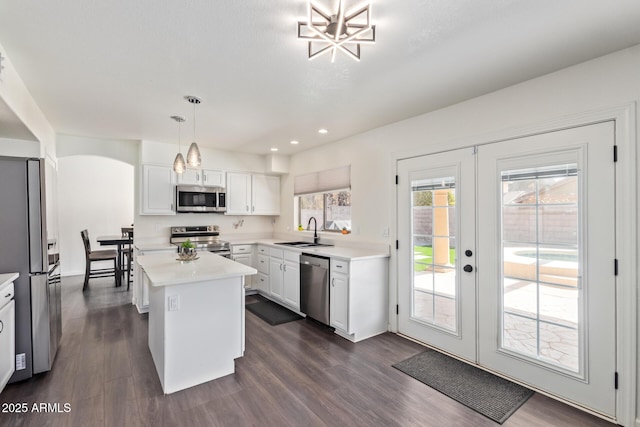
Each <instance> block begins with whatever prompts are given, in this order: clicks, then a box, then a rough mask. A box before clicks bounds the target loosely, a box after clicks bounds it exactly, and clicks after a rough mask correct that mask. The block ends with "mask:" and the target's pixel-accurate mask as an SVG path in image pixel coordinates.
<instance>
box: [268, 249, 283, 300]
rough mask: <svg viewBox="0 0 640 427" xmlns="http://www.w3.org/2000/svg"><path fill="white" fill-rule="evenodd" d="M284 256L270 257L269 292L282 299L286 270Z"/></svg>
mask: <svg viewBox="0 0 640 427" xmlns="http://www.w3.org/2000/svg"><path fill="white" fill-rule="evenodd" d="M282 267H283V262H282V258H276V257H271V258H269V294H270V295H271V296H272V297H273V298H276V299H278V300H280V301H282V299H283V298H282V294H283V289H282V288H283V283H284V271H283V269H282Z"/></svg>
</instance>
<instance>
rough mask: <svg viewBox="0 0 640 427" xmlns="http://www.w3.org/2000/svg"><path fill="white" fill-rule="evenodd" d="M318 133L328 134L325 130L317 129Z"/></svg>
mask: <svg viewBox="0 0 640 427" xmlns="http://www.w3.org/2000/svg"><path fill="white" fill-rule="evenodd" d="M318 133H321V134H323V135H324V134H325V133H329V131H328V130H326V129H318Z"/></svg>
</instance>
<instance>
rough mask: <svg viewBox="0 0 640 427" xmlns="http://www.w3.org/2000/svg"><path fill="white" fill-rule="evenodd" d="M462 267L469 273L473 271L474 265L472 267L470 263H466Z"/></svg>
mask: <svg viewBox="0 0 640 427" xmlns="http://www.w3.org/2000/svg"><path fill="white" fill-rule="evenodd" d="M462 269H463V270H464V271H466V272H467V273H471V272H472V271H473V267H471V265H470V264H467V265H465V266H464V267H462Z"/></svg>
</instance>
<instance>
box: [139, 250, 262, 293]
mask: <svg viewBox="0 0 640 427" xmlns="http://www.w3.org/2000/svg"><path fill="white" fill-rule="evenodd" d="M177 256H178V254H177V253H175V252H174V253H166V252H165V253H152V254H148V255H141V256H139V257H138V258H137V260H138V264H139V265H140V267H142V269H143V270H144V272H145V273H146V275H147V277H149V282H150V284H151V285H152V286H171V285H180V284H188V283H197V282H206V281H212V280H218V279H226V278H230V277H240V276H249V275H252V274H257V272H258V271H257V270H256V269H255V268H252V267H248V266H246V265H244V264H240V263H239V262H235V261H232V260H230V259H228V258H224V257H222V256H220V255H215V254H213V253H211V252H206V251H202V252H198V257H199V258H198V259H196V260H193V261H189V262H182V261H177V260H176V258H177Z"/></svg>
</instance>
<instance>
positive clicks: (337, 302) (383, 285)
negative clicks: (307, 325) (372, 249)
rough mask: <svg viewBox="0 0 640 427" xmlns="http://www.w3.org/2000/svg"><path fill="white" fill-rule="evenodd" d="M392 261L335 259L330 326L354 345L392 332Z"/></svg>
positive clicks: (381, 259)
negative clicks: (390, 329)
mask: <svg viewBox="0 0 640 427" xmlns="http://www.w3.org/2000/svg"><path fill="white" fill-rule="evenodd" d="M388 275H389V264H388V258H370V259H356V260H351V261H350V262H349V261H347V260H343V259H339V258H331V262H330V275H329V278H330V281H329V286H330V297H329V300H330V308H329V323H330V325H331V326H332V327H334V328H335V333H336V334H338V335H340V336H342V337H344V338H346V339H348V340H350V341H353V342H357V341H361V340H364V339H366V338H370V337H372V336H374V335H378V334H381V333H383V332H386V331H387V329H388V323H389V320H388V317H389V316H388V310H389V307H388V304H389V303H388V301H389V298H388V293H389V286H388Z"/></svg>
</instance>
